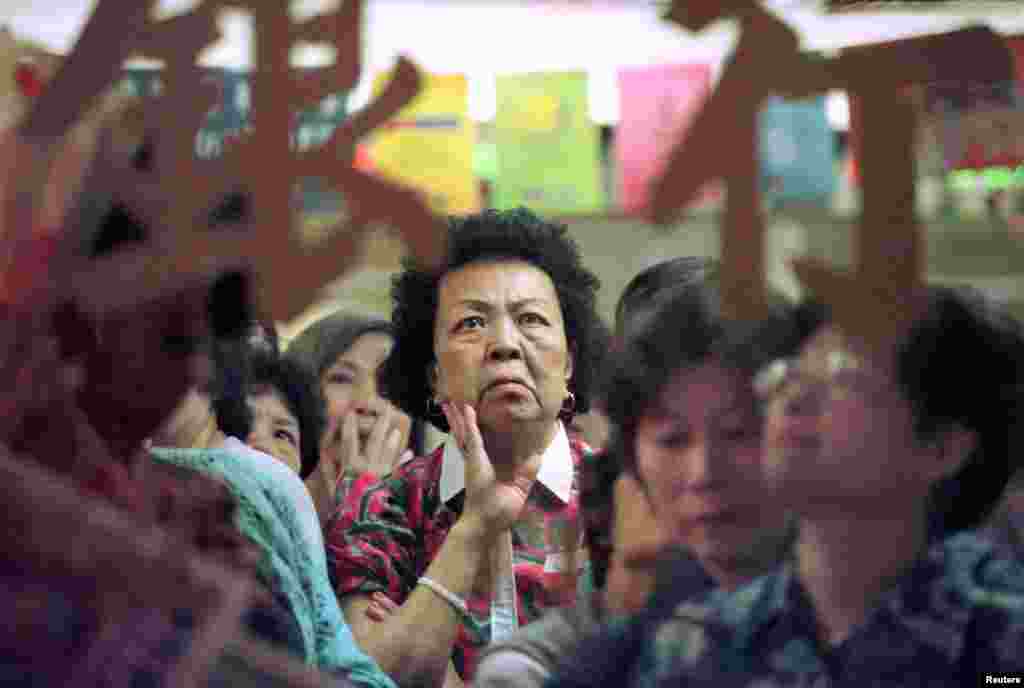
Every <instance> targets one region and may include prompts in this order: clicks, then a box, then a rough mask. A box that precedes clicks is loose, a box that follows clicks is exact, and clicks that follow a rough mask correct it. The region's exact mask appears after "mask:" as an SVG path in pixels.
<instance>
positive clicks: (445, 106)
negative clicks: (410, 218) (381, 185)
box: [370, 73, 480, 215]
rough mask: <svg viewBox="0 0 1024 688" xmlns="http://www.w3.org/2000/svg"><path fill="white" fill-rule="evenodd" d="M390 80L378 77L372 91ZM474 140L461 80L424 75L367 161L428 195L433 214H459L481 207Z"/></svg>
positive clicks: (373, 145) (384, 129)
mask: <svg viewBox="0 0 1024 688" xmlns="http://www.w3.org/2000/svg"><path fill="white" fill-rule="evenodd" d="M390 77H391V75H390V73H385V74H380V75H378V76H377V78H376V79H375V81H374V93H380V91H381V89H382V88H383V86H384V84H386V83H387V81H388V79H389V78H390ZM475 142H476V131H475V128H474V126H473V122H472V121H471V120H470V119H469V89H468V85H467V81H466V77H465V76H464V75H462V74H428V75H424V80H423V90H422V91H421V92H420V95H419V96H418V97H417V98H416V99H415V100H414V101H413V102H412V103H410V104H409V105H408V106H407V107H406V108H405V109H404V110H402V111H401V112H399V113H398V115H396V116H395V118H394V119H393V120H392V121H391V122H389V123H388V124H386V125H384V126H383V127H381V129H380V130H379V131H378V132H377V133H375V134H374V136H373V141H372V143H371V144H370V157H371V158H372V161H373V163H372V164H373V166H374V168H375V169H376V170H377V171H378V172H380V173H381V174H382V175H383V176H385V177H388V178H391V179H394V180H396V181H398V182H401V183H403V184H406V185H408V186H411V187H413V188H416V189H419V190H420V191H423V192H424V193H425V194H427V195H428V197H429V198H430V203H431V206H432V207H433V209H434V210H435V211H436V212H438V213H443V214H449V215H461V214H466V213H472V212H476V211H478V210H479V209H480V193H479V186H478V184H477V180H476V176H475V175H474V174H473V146H474V144H475Z"/></svg>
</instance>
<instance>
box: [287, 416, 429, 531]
mask: <svg viewBox="0 0 1024 688" xmlns="http://www.w3.org/2000/svg"><path fill="white" fill-rule="evenodd" d="M410 424H411V421H410V420H409V417H408V416H406V415H405V414H404V413H401V412H399V411H398V410H397V409H395V408H393V407H392V406H390V405H388V406H387V407H386V408H385V410H384V412H383V413H381V415H380V416H379V417H378V418H377V421H376V423H375V424H374V426H373V430H371V431H370V436H369V438H368V439H367V440H366V444H365V445H364V446H360V442H359V425H358V418H357V416H356V414H355V413H354V412H349V413H347V414H345V416H344V417H343V418H340V419H339V418H331V419H330V420H329V421H328V425H327V430H326V432H324V435H323V441H322V442H321V446H320V463H319V464H318V465H317V468H316V470H315V471H313V474H312V475H311V476H310V477H309V478H308V480H307V486H308V487H309V489H310V492H311V494H312V495H313V499H314V501H315V502H317V511H318V512H320V514H321V515H322V516H329V515H330V512H331V511H332V510H333V506H334V504H335V503H336V502H337V501H338V499H339V498H341V497H343V495H339V494H338V491H339V490H343V489H345V485H344V482H345V481H344V479H345V478H346V476H347V477H351V478H358V477H361V476H368V475H369V476H376V477H380V476H384V475H387V474H388V473H390V472H391V471H393V470H394V468H395V466H397V465H398V464H399V462H400V461H401V460H402V458H403V457H404V455H405V447H404V446H403V445H402V439H403V438H405V437H408V436H409V425H410Z"/></svg>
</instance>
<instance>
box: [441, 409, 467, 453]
mask: <svg viewBox="0 0 1024 688" xmlns="http://www.w3.org/2000/svg"><path fill="white" fill-rule="evenodd" d="M441 410H442V411H443V412H444V417H445V419H446V420H447V421H448V428H449V430H450V431H451V433H452V437H454V438H455V443H456V444H458V445H459V447H463V446H464V444H465V442H464V439H463V432H462V422H461V421H462V417H461V415H460V414H459V410H458V409H457V408H455V404H453V403H451V402H450V401H446V402H444V403H443V404H441Z"/></svg>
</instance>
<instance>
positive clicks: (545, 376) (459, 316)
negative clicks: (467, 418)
mask: <svg viewBox="0 0 1024 688" xmlns="http://www.w3.org/2000/svg"><path fill="white" fill-rule="evenodd" d="M434 354H435V356H436V358H437V368H436V380H435V383H436V384H435V391H434V395H435V398H436V399H437V400H438V401H452V402H454V403H465V404H470V405H471V406H473V407H474V408H475V409H476V413H477V417H478V419H479V422H480V425H481V427H482V428H484V429H490V430H492V431H499V432H500V431H515V430H517V429H522V428H523V424H537V425H538V426H540V425H542V424H543V423H553V422H554V421H555V419H556V418H557V417H558V413H559V410H560V409H561V407H562V403H563V401H564V400H565V398H566V396H567V394H568V381H569V379H570V377H571V376H572V357H571V355H570V354H569V346H568V342H567V340H566V335H565V323H564V322H563V320H562V309H561V305H560V303H559V300H558V294H557V292H556V291H555V285H554V283H553V282H552V281H551V278H550V277H549V276H548V275H547V273H545V272H544V271H543V270H540V269H539V268H536V267H534V266H532V265H530V264H529V263H525V262H522V261H496V262H481V263H471V264H469V265H467V266H465V267H463V268H460V269H458V270H454V271H452V272H450V273H448V274H447V275H445V277H444V278H443V279H442V281H441V286H440V291H439V294H438V310H437V322H436V325H435V329H434Z"/></svg>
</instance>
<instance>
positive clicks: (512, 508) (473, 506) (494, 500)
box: [441, 402, 533, 537]
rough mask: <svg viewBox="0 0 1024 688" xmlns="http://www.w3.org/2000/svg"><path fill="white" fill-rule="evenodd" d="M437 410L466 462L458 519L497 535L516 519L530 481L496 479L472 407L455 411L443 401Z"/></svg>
mask: <svg viewBox="0 0 1024 688" xmlns="http://www.w3.org/2000/svg"><path fill="white" fill-rule="evenodd" d="M441 408H442V409H443V410H444V415H445V417H446V418H447V419H448V425H449V426H450V427H451V431H452V434H453V436H454V437H455V441H456V442H457V443H458V445H459V448H460V449H461V450H462V454H463V456H464V457H465V459H466V462H465V475H466V506H465V511H464V512H463V514H462V519H463V520H471V521H475V522H476V524H477V525H479V526H480V527H481V529H482V531H483V533H484V534H485V535H487V536H491V537H493V536H496V535H499V534H501V533H503V532H505V531H506V530H508V529H509V528H511V527H512V524H513V523H515V522H516V520H517V519H518V518H519V515H520V513H522V510H523V507H524V506H525V505H526V498H527V496H528V495H529V494H530V488H531V487H532V486H533V481H532V480H531V479H527V478H518V479H516V480H515V481H514V482H511V483H509V482H503V481H501V480H498V478H497V475H496V473H495V471H494V465H493V464H492V463H491V459H490V457H489V456H487V450H486V449H485V448H484V440H483V437H482V436H481V434H480V428H479V427H478V426H477V422H476V411H474V410H473V407H472V406H470V405H468V404H466V405H464V406H463V407H462V408H461V409H459V408H458V407H457V406H456V405H454V404H452V403H451V402H445V403H444V404H443V405H442V407H441Z"/></svg>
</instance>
